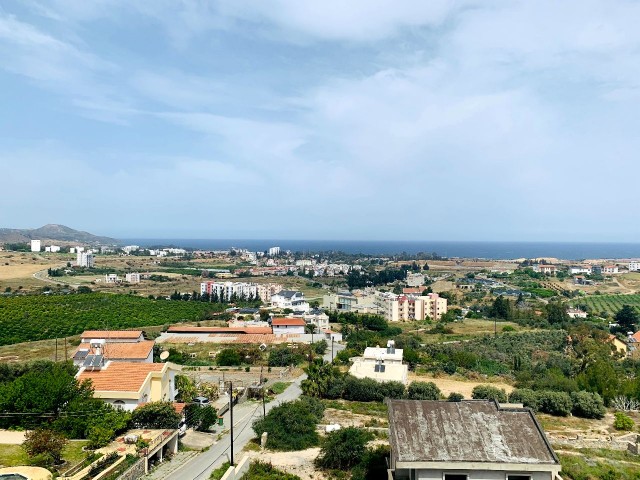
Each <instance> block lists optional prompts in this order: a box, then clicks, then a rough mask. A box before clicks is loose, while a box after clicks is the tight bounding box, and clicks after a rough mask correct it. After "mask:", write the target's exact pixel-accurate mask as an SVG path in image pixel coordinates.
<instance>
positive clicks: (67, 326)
mask: <svg viewBox="0 0 640 480" xmlns="http://www.w3.org/2000/svg"><path fill="white" fill-rule="evenodd" d="M224 307H225V306H224V305H219V304H213V303H202V302H182V301H169V300H150V299H147V298H143V297H138V296H134V295H112V294H104V293H89V294H75V295H50V296H44V295H33V296H17V297H4V298H1V297H0V345H9V344H13V343H20V342H31V341H34V340H45V339H49V338H62V337H68V336H72V335H78V334H80V333H82V332H83V331H84V330H86V329H104V328H108V329H126V328H137V327H145V326H151V325H164V324H169V323H177V322H183V321H198V320H204V319H206V318H207V317H208V316H209V315H210V314H211V313H214V312H219V311H221V310H222V309H224Z"/></svg>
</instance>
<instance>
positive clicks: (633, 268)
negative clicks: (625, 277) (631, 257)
mask: <svg viewBox="0 0 640 480" xmlns="http://www.w3.org/2000/svg"><path fill="white" fill-rule="evenodd" d="M638 270H640V262H629V271H630V272H637V271H638Z"/></svg>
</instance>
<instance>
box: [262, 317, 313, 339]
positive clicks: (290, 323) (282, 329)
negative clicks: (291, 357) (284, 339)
mask: <svg viewBox="0 0 640 480" xmlns="http://www.w3.org/2000/svg"><path fill="white" fill-rule="evenodd" d="M306 324H307V322H305V321H304V319H303V318H274V319H273V320H271V328H272V329H273V334H274V335H291V334H296V335H300V334H304V327H305V326H306Z"/></svg>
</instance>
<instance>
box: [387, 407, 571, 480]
mask: <svg viewBox="0 0 640 480" xmlns="http://www.w3.org/2000/svg"><path fill="white" fill-rule="evenodd" d="M387 406H388V412H389V413H388V415H389V444H390V446H391V455H390V457H389V463H388V466H389V472H388V473H389V477H388V478H390V479H391V478H393V479H394V480H427V479H428V480H435V479H437V480H475V479H483V480H560V476H559V474H560V470H561V466H560V461H559V460H558V457H557V456H556V454H555V452H554V451H553V448H552V447H551V444H550V443H549V441H548V440H547V438H546V436H545V434H544V431H543V430H542V427H541V426H540V424H539V423H538V421H537V420H536V417H535V415H534V414H533V412H532V411H531V410H530V409H528V408H514V407H508V408H507V407H501V406H500V405H499V404H498V403H496V402H494V401H491V400H462V401H460V402H447V401H440V400H387Z"/></svg>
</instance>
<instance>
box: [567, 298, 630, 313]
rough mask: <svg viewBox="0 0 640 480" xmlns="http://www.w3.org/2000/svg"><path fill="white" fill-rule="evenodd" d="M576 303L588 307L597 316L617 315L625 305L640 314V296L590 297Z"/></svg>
mask: <svg viewBox="0 0 640 480" xmlns="http://www.w3.org/2000/svg"><path fill="white" fill-rule="evenodd" d="M574 303H576V304H582V305H586V306H587V307H588V308H589V311H590V312H591V313H593V314H595V315H603V316H607V315H615V314H616V313H617V312H618V310H620V309H621V308H622V306H623V305H631V306H632V307H633V308H635V309H636V311H637V312H638V313H640V295H590V296H588V297H585V298H581V299H580V300H579V301H578V302H574Z"/></svg>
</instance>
